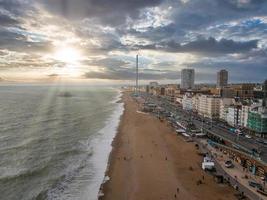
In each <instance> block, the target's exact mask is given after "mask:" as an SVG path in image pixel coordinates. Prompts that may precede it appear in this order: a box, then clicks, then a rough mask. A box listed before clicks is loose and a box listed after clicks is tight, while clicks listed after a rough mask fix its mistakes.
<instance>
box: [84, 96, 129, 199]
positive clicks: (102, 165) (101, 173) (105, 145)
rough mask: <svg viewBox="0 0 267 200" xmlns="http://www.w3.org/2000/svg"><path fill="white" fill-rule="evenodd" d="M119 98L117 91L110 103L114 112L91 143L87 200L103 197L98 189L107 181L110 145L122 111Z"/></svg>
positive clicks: (122, 107)
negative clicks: (90, 175) (92, 169)
mask: <svg viewBox="0 0 267 200" xmlns="http://www.w3.org/2000/svg"><path fill="white" fill-rule="evenodd" d="M121 96H122V94H121V92H120V91H118V95H117V96H116V97H115V98H114V100H113V101H112V102H111V103H114V104H115V110H114V111H113V113H112V115H111V117H110V118H109V120H108V121H107V122H106V124H105V127H104V128H103V129H101V130H100V131H99V134H98V135H99V136H98V137H97V138H95V139H94V140H93V141H91V144H92V145H93V151H94V153H93V156H92V157H91V158H90V160H91V161H92V162H93V166H94V170H95V172H94V177H93V180H92V184H90V185H89V186H88V190H87V195H88V196H87V199H88V200H96V199H97V198H98V196H99V195H103V194H102V191H100V192H99V189H100V187H101V184H102V183H103V182H105V181H107V180H108V179H107V177H105V172H106V169H107V167H108V159H109V155H110V153H111V150H112V146H111V143H112V141H113V138H114V137H115V136H116V133H117V128H118V125H119V122H120V117H121V115H122V113H123V110H124V106H123V103H116V102H117V101H119V100H120V99H121Z"/></svg>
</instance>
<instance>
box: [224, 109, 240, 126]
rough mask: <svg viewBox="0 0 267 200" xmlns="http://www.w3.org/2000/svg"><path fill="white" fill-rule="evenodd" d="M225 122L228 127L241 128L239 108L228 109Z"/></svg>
mask: <svg viewBox="0 0 267 200" xmlns="http://www.w3.org/2000/svg"><path fill="white" fill-rule="evenodd" d="M226 121H227V123H228V124H229V125H230V126H233V127H238V126H241V107H240V106H230V107H228V113H227V117H226Z"/></svg>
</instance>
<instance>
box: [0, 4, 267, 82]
mask: <svg viewBox="0 0 267 200" xmlns="http://www.w3.org/2000/svg"><path fill="white" fill-rule="evenodd" d="M136 54H138V55H139V58H140V59H139V68H140V69H139V71H140V75H139V77H140V79H141V80H142V82H143V83H146V82H149V81H152V80H157V81H159V82H161V83H168V82H172V83H176V82H177V83H179V80H180V71H181V69H183V68H194V69H195V71H196V82H203V83H212V82H215V81H216V72H217V71H219V70H220V69H226V70H228V71H229V79H230V82H262V81H263V80H265V79H267V1H266V0H75V1H74V0H38V1H36V0H0V81H1V82H6V81H19V82H31V81H37V82H38V81H40V82H54V81H59V80H61V81H62V80H64V81H70V82H77V81H78V82H80V81H82V82H89V83H119V84H120V83H121V84H125V83H132V82H133V80H134V79H135V56H136Z"/></svg>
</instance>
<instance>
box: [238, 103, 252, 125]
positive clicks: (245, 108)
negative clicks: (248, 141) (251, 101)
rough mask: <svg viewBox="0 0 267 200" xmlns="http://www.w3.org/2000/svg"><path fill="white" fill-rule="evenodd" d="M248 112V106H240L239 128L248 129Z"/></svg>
mask: <svg viewBox="0 0 267 200" xmlns="http://www.w3.org/2000/svg"><path fill="white" fill-rule="evenodd" d="M249 111H250V106H248V105H242V110H241V119H240V120H241V126H243V127H246V128H247V127H248V112H249Z"/></svg>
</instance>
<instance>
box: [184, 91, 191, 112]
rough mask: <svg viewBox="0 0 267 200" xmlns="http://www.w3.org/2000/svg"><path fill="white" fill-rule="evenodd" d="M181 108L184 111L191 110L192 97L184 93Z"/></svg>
mask: <svg viewBox="0 0 267 200" xmlns="http://www.w3.org/2000/svg"><path fill="white" fill-rule="evenodd" d="M182 106H183V109H184V110H193V98H192V95H190V94H189V93H186V94H185V95H184V96H183V99H182Z"/></svg>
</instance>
